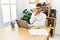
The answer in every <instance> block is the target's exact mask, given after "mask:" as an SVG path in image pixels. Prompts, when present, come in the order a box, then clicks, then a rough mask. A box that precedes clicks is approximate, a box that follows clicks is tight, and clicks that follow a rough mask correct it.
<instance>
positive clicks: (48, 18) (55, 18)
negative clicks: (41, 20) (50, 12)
mask: <svg viewBox="0 0 60 40" xmlns="http://www.w3.org/2000/svg"><path fill="white" fill-rule="evenodd" d="M49 18H50V19H56V18H54V17H47V19H49Z"/></svg>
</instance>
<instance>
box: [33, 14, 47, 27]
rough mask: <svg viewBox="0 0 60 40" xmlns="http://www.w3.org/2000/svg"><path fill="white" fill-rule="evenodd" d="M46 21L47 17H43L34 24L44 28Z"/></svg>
mask: <svg viewBox="0 0 60 40" xmlns="http://www.w3.org/2000/svg"><path fill="white" fill-rule="evenodd" d="M45 21H46V15H45V14H44V15H42V16H41V17H39V18H37V20H36V21H35V22H34V25H39V26H44V25H45Z"/></svg>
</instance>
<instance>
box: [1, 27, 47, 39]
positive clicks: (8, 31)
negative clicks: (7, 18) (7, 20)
mask: <svg viewBox="0 0 60 40" xmlns="http://www.w3.org/2000/svg"><path fill="white" fill-rule="evenodd" d="M28 30H29V29H25V28H15V29H13V28H11V27H7V28H4V29H0V40H47V36H44V35H39V36H31V35H30V34H29V31H28Z"/></svg>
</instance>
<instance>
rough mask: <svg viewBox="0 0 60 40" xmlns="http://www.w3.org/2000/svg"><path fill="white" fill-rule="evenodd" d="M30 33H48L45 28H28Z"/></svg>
mask: <svg viewBox="0 0 60 40" xmlns="http://www.w3.org/2000/svg"><path fill="white" fill-rule="evenodd" d="M29 33H30V35H48V32H47V30H45V29H30V30H29Z"/></svg>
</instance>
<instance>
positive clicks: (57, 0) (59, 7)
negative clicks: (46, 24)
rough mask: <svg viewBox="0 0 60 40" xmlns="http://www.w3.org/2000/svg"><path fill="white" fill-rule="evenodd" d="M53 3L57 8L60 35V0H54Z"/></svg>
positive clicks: (59, 32) (57, 30)
mask: <svg viewBox="0 0 60 40" xmlns="http://www.w3.org/2000/svg"><path fill="white" fill-rule="evenodd" d="M51 5H52V8H54V9H56V10H57V20H56V34H59V35H60V0H52V3H51Z"/></svg>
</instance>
